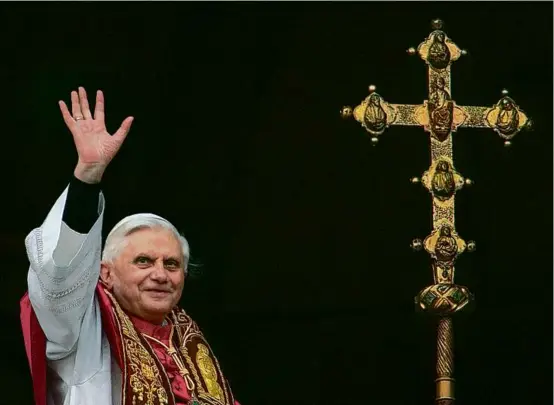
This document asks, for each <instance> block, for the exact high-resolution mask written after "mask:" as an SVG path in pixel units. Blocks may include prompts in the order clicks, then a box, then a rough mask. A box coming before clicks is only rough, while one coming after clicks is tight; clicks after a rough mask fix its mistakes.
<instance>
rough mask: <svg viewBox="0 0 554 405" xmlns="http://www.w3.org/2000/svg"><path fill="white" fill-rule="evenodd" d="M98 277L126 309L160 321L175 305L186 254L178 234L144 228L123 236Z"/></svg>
mask: <svg viewBox="0 0 554 405" xmlns="http://www.w3.org/2000/svg"><path fill="white" fill-rule="evenodd" d="M100 277H101V279H102V281H103V282H104V283H105V284H106V286H107V287H108V289H109V290H110V291H111V292H112V293H113V295H114V297H115V299H116V300H117V302H118V303H119V304H120V305H121V306H122V307H123V308H124V309H125V310H127V311H128V312H129V313H131V314H132V315H134V316H137V317H139V318H142V319H144V320H147V321H149V322H152V323H156V324H160V323H162V322H163V320H164V318H165V316H166V315H167V314H169V313H170V312H171V310H172V309H173V307H174V306H175V305H177V303H178V302H179V299H180V298H181V294H182V291H183V285H184V282H185V258H184V257H183V250H182V246H181V243H180V242H179V240H178V239H177V237H176V236H175V235H174V234H173V233H172V232H171V231H169V230H166V229H164V228H159V227H158V228H143V229H139V230H136V231H134V232H132V233H131V234H129V235H128V236H127V237H126V238H125V244H124V247H123V249H122V250H121V253H120V254H119V256H117V258H116V259H115V260H114V261H113V262H112V263H105V262H103V263H102V268H101V274H100Z"/></svg>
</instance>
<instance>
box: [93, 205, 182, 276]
mask: <svg viewBox="0 0 554 405" xmlns="http://www.w3.org/2000/svg"><path fill="white" fill-rule="evenodd" d="M153 228H163V229H166V230H168V231H171V232H172V233H173V234H174V235H175V237H176V238H177V240H178V241H179V242H180V244H181V249H182V253H183V257H184V268H185V271H186V270H187V267H188V262H189V258H190V248H189V243H188V241H187V240H186V238H185V237H184V236H183V235H181V234H180V233H179V231H178V230H177V228H175V226H173V224H171V222H169V221H168V220H167V219H164V218H162V217H160V216H158V215H155V214H134V215H130V216H128V217H125V218H123V219H122V220H121V221H119V222H118V223H117V224H116V225H115V226H114V227H113V228H112V230H111V231H110V233H109V234H108V237H107V238H106V244H105V246H104V251H103V252H102V260H103V261H105V262H108V263H113V261H114V260H115V259H117V257H118V256H119V255H120V254H121V252H122V251H123V248H124V247H125V246H126V243H127V236H129V235H130V234H132V233H133V232H136V231H138V230H140V229H153Z"/></svg>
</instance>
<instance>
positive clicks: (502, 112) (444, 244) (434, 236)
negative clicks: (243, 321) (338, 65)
mask: <svg viewBox="0 0 554 405" xmlns="http://www.w3.org/2000/svg"><path fill="white" fill-rule="evenodd" d="M442 27H443V23H442V21H441V20H434V21H433V22H432V28H433V31H432V32H431V34H430V35H429V36H428V37H427V38H426V39H425V40H424V41H423V42H422V43H421V44H420V45H419V46H418V47H417V49H415V48H410V49H408V54H410V55H415V54H418V55H419V56H420V57H421V58H422V59H423V60H424V61H425V62H426V64H427V67H428V80H429V82H428V83H429V96H428V100H425V101H424V102H423V104H420V105H407V104H391V103H388V102H386V101H385V100H384V99H383V98H382V97H381V96H380V95H379V94H378V93H376V92H375V90H376V89H375V86H373V85H371V86H369V92H370V94H369V96H368V97H366V98H365V100H363V101H362V102H361V104H360V105H358V106H357V107H355V108H354V109H352V108H351V107H343V109H342V111H341V115H342V116H343V118H349V117H352V116H353V117H354V118H355V119H356V121H358V122H359V123H360V124H361V125H362V127H363V128H364V129H365V130H366V131H367V132H368V133H369V134H370V135H371V141H372V143H373V144H374V145H375V144H377V142H378V140H379V136H380V135H381V134H383V132H384V131H385V129H386V128H388V127H389V126H391V125H409V126H421V127H423V128H424V129H425V131H426V132H429V134H430V137H429V139H430V143H431V145H430V146H431V147H430V149H431V164H430V166H429V168H428V169H427V171H425V173H423V176H422V177H421V179H419V178H417V177H414V178H413V179H412V182H414V183H418V182H420V181H421V183H422V184H423V186H425V188H427V190H428V191H429V192H430V193H431V196H432V200H433V230H432V232H431V233H430V234H429V235H428V236H427V237H426V238H425V240H424V241H423V242H422V241H421V240H419V239H415V240H414V241H412V248H413V249H414V250H420V249H421V248H422V247H423V248H425V250H426V251H427V252H428V253H429V255H430V256H431V259H432V269H433V279H434V284H433V285H430V286H428V287H426V288H424V289H423V290H422V291H420V292H419V294H418V295H417V296H416V299H415V301H416V305H417V307H418V309H420V310H422V311H425V312H429V313H432V314H435V315H438V316H439V325H438V334H437V379H436V388H437V392H436V401H437V404H438V405H452V404H454V379H453V374H454V356H453V329H452V319H451V316H452V315H453V314H454V313H456V312H458V311H460V310H461V309H462V308H464V307H466V306H467V304H468V303H470V302H471V300H472V299H473V298H472V295H471V293H470V292H469V290H468V289H467V288H466V287H463V286H458V285H456V284H454V262H455V260H456V258H457V257H458V256H459V255H460V254H462V253H463V252H464V251H465V250H468V251H473V250H474V249H475V243H474V242H468V243H466V242H465V241H464V240H463V239H462V238H461V237H460V236H459V235H458V234H457V232H456V228H455V226H454V219H455V216H454V200H455V195H456V192H457V191H458V190H460V189H461V188H462V187H463V186H464V185H470V184H471V180H469V179H464V178H463V177H462V175H461V174H460V173H458V172H457V171H456V169H455V166H454V156H453V153H452V133H453V132H456V130H457V129H458V128H463V127H469V128H492V129H493V130H494V131H495V132H496V133H497V134H498V135H500V137H502V138H503V139H504V140H505V145H506V146H510V145H511V139H512V138H513V137H514V136H515V135H516V134H517V133H518V132H520V131H521V130H522V129H524V128H528V127H530V125H531V121H530V120H529V118H528V117H527V116H526V115H525V113H524V112H523V111H522V110H521V109H520V108H519V107H518V106H517V104H516V103H515V102H514V100H512V99H511V98H510V97H509V96H508V92H507V91H506V90H503V91H502V95H503V97H502V98H501V99H500V100H499V101H498V102H497V103H496V104H495V105H493V106H492V107H478V106H460V105H457V104H456V102H455V101H454V100H453V99H452V97H451V80H450V79H451V76H450V66H451V64H452V63H453V62H454V61H456V60H457V59H458V58H460V56H462V55H465V54H466V51H464V50H461V49H460V48H458V47H457V46H456V44H455V43H454V42H452V40H450V38H448V36H447V35H446V34H445V33H444V31H442Z"/></svg>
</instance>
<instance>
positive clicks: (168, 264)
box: [165, 260, 179, 268]
mask: <svg viewBox="0 0 554 405" xmlns="http://www.w3.org/2000/svg"><path fill="white" fill-rule="evenodd" d="M165 265H166V266H167V267H173V268H175V267H179V263H177V262H176V261H175V260H168V261H167V262H165Z"/></svg>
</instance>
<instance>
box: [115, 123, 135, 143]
mask: <svg viewBox="0 0 554 405" xmlns="http://www.w3.org/2000/svg"><path fill="white" fill-rule="evenodd" d="M134 119H135V118H134V117H127V118H125V119H124V120H123V122H122V123H121V126H120V127H119V129H118V130H117V131H116V132H115V134H113V137H114V138H115V140H117V142H118V143H122V142H123V141H124V140H125V138H126V137H127V134H128V133H129V130H130V129H131V125H132V124H133V120H134Z"/></svg>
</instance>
